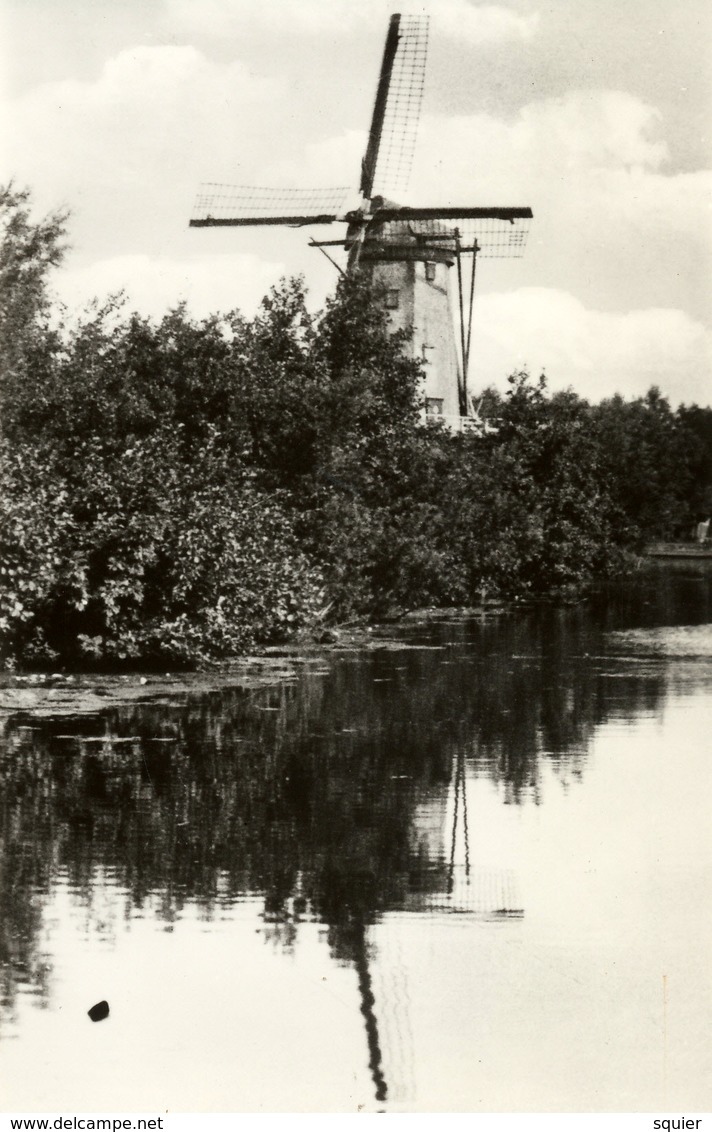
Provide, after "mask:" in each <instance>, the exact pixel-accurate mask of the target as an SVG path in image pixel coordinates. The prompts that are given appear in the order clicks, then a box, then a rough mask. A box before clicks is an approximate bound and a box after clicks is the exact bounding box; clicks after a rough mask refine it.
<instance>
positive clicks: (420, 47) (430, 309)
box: [190, 15, 532, 429]
mask: <svg viewBox="0 0 712 1132" xmlns="http://www.w3.org/2000/svg"><path fill="white" fill-rule="evenodd" d="M427 42H428V20H427V17H425V16H400V15H394V16H391V19H390V23H389V27H388V33H387V36H386V43H385V47H384V52H383V59H382V62H381V70H380V74H379V79H378V85H377V89H376V99H375V103H374V108H373V114H372V118H371V128H370V130H369V136H368V144H367V147H366V153H365V155H364V158H363V161H362V164H361V180H360V185H359V190H360V198H361V203H360V205H359V206H358V207H357V208H355V209H351V210H350V211H345V202H346V199H347V197H348V195H349V194H348V190H347V189H265V188H253V187H247V186H231V185H216V184H208V185H204V186H203V187H202V189H201V191H200V193H199V195H198V199H197V201H196V209H195V215H194V217H193V219H191V221H190V224H191V227H208V226H217V225H224V226H245V225H280V224H281V225H288V226H291V227H294V226H311V225H327V224H329V225H330V224H334V223H338V222H341V223H345V224H346V226H347V227H346V233H345V236H343V237H341V238H340V239H332V240H315V239H313V238H312V239H311V241H310V243H311V245H312V246H314V247H318V248H321V249H322V250H323V251H324V252H325V254H327V255H329V253H328V252H326V249H327V248H330V247H331V248H333V247H342V248H344V249H345V251H346V252H347V263H346V268H345V270H346V272H347V273H353V272H356V271H358V272H361V273H363V274H364V275H365V276H366V277H367V278H368V279H370V280H371V282H372V284H373V288H374V294H377V295H378V296H379V299H380V300H382V301H383V302H384V303H385V306H386V308H387V310H388V314H389V318H390V321H391V325H392V326H393V328H394V330H402V329H405V330H409V331H410V332H411V335H410V338H409V339H408V343H407V345H406V346H405V347H404V349H406V350H407V351H408V353H409V354H410V355H411V356H413V357H415V358H418V359H419V360H420V361H422V362H423V363H424V365H423V370H424V385H423V390H422V393H423V403H424V413H425V414H427V415H428V416H432V417H440V418H442V419H443V420H444V421H445V422H446V423H448V424H449V425H450V426H451V427H455V428H458V429H459V428H462V427H465V426H468V425H471V424H472V422H473V420H474V419H475V414H474V411H473V409H472V401H471V398H470V394H469V390H468V371H469V361H470V344H471V334H472V310H473V299H474V285H475V268H476V265H477V262H478V260H479V259H480V258H481V257H483V256H496V257H502V256H517V255H521V254H522V252H523V250H524V242H525V239H526V233H527V227H528V222H529V220H530V219H531V216H532V213H531V209H529V208H501V207H496V208H482V207H456V208H451V207H444V208H411V207H403V206H400V205H397V204H395V203H394V202H392V201H391V200H388V199H386V197H385V194H386V193H387V192H388V193H390V192H392V191H393V190H394V189H395V190H399V189H400V190H402V189H403V188H405V186H406V183H407V179H408V176H409V174H410V166H411V164H412V158H413V153H414V150H415V141H416V135H417V127H418V119H419V116H420V105H421V101H422V94H423V86H424V76H425V64H426V57H427ZM329 258H331V256H330V255H329ZM332 262H333V261H332ZM336 266H337V267H339V265H338V264H336ZM339 270H342V269H341V267H339Z"/></svg>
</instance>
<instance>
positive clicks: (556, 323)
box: [471, 288, 712, 404]
mask: <svg viewBox="0 0 712 1132" xmlns="http://www.w3.org/2000/svg"><path fill="white" fill-rule="evenodd" d="M475 318H476V325H475V330H474V332H473V333H474V335H475V337H474V345H473V354H472V358H473V366H472V368H473V372H472V375H471V381H472V387H473V389H475V390H477V389H481V388H482V387H483V386H485V385H488V384H496V385H498V386H500V387H501V386H502V382H503V380H504V378H505V377H506V376H507V374H509V373H511V372H512V371H513V370H515V369H520V368H522V367H526V368H528V369H529V370H530V372H531V373H532V374H533V375H534V376H537V375H538V374H539V373H540V372H541V371H542V369H543V370H545V372H546V375H547V379H548V383H549V387H550V388H551V389H552V390H560V389H566V388H568V387H569V386H571V387H572V388H573V389H574V390H575V391H576V392H577V393H579V394H580V395H581V396H584V397H588V398H590V399H592V400H595V401H598V400H600V399H601V398H602V397H609V396H611V395H613V394H614V393H622V394H624V395H625V396H631V397H633V396H638V395H641V394H643V393H645V392H646V391H647V390H648V389H649V388H650V386H651V385H659V386H660V388H661V389H662V391H663V393H664V394H665V395H666V396H667V397H669V398H670V400H671V402H672V403H673V404H677V403H679V402H681V401H687V402H691V401H697V402H698V403H701V404H708V403H709V400H710V376H711V374H712V334H710V331H709V330H708V329H706V328H705V327H704V326H703V325H702V324H701V323H699V322H696V321H695V320H694V319H692V318H690V317H689V315H687V314H685V312H684V311H681V310H672V309H667V310H666V309H648V310H631V311H626V312H623V313H618V312H615V311H600V310H587V309H586V308H585V307H584V305H583V303H581V302H580V301H579V300H578V299H576V298H574V296H573V295H570V294H567V293H565V292H562V291H556V290H550V289H547V288H520V289H518V290H515V291H510V292H508V293H506V294H503V293H498V294H490V295H483V296H482V297H481V299H480V301H479V304H478V305H477V307H476V316H475Z"/></svg>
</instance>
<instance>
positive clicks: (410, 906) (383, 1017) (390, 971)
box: [354, 748, 524, 1102]
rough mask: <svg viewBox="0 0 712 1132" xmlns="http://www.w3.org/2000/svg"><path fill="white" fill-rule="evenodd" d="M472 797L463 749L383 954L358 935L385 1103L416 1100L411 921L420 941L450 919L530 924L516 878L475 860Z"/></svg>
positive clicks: (373, 1065)
mask: <svg viewBox="0 0 712 1132" xmlns="http://www.w3.org/2000/svg"><path fill="white" fill-rule="evenodd" d="M467 795H468V789H467V760H466V755H465V751H464V750H463V749H462V748H458V749H457V751H456V752H455V753H454V755H453V761H452V776H451V780H450V783H448V784H445V786H444V789H443V790H442V792H441V794H440V797H439V799H438V800H437V803H435V804H434V802H433V800H432V799H431V800H430V801H429V802H428V804H427V805H425V806H424V807H423V808H422V810H421V811H420V812H419V813H418V812H417V811H416V815H415V823H414V824H415V825H416V827H417V830H416V836H418V835H420V837H421V838H422V850H423V856H422V857H421V866H422V867H420V868H417V869H414V870H413V874H412V882H411V884H410V885H409V887H408V891H407V892H405V893H404V894H403V896H402V897H401V899H400V900H399V901H398V902H397V903H394V904H393V905H392V906H390V907H388V908H387V909H385V910H384V912H383V913H382V916H381V920H385V919H387V929H385V930H383V931H378V925H376V927H375V931H376V932H377V933H378V937H379V942H378V944H377V946H376V947H375V948H373V949H371V948H369V940H368V935H367V928H366V925H362V926H361V930H360V931H359V933H358V946H357V948H356V950H355V954H354V964H355V967H356V972H357V976H358V986H359V996H360V1009H361V1014H362V1015H363V1019H364V1025H365V1030H366V1040H367V1045H368V1055H369V1070H370V1073H371V1078H372V1080H373V1084H374V1090H375V1097H376V1100H377V1101H379V1102H381V1101H383V1102H385V1101H387V1100H388V1101H392V1102H398V1101H403V1100H407V1099H409V1098H412V1097H413V1096H414V1095H415V1071H414V1056H413V1030H412V1025H411V1020H410V992H409V977H408V971H407V965H406V962H405V961H404V949H403V940H402V931H403V930H405V931H406V932H407V931H408V928H409V927H412V926H413V919H412V918H411V915H410V914H414V915H415V917H416V918H417V920H418V925H417V930H418V933H419V934H422V931H423V928H426V925H427V923H428V922H429V921H432V920H439V919H440V918H441V917H443V916H449V915H457V916H462V917H467V918H468V919H477V920H481V921H498V920H511V919H521V918H522V917H523V916H524V909H523V907H522V903H521V899H520V896H519V892H518V885H517V879H516V876H515V874H514V873H513V872H512V870H511V869H493V868H490V869H480V868H478V867H477V865H476V863H474V864H473V862H472V860H471V854H470V834H469V813H468V798H467ZM434 850H435V852H434ZM426 930H427V928H426Z"/></svg>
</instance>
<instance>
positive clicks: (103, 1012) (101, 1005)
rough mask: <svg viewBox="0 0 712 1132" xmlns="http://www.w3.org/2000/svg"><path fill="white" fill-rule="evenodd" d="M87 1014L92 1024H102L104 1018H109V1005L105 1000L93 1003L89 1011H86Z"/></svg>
mask: <svg viewBox="0 0 712 1132" xmlns="http://www.w3.org/2000/svg"><path fill="white" fill-rule="evenodd" d="M87 1014H88V1015H89V1017H90V1018H91V1020H92V1022H103V1020H104V1019H105V1018H108V1017H109V1004H108V1002H107V1001H106V999H105V998H103V999H102V1000H101V1002H97V1003H95V1005H94V1006H92V1008H91V1010H87Z"/></svg>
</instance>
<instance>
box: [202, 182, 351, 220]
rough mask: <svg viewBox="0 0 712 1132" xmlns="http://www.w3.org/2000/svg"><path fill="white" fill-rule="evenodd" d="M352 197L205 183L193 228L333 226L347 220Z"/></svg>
mask: <svg viewBox="0 0 712 1132" xmlns="http://www.w3.org/2000/svg"><path fill="white" fill-rule="evenodd" d="M348 195H349V190H348V188H335V189H328V188H327V189H270V188H258V187H255V186H252V185H221V184H214V183H210V184H204V185H201V186H200V189H199V190H198V195H197V197H196V200H195V205H194V208H193V217H192V219H191V221H190V227H191V228H205V227H210V226H213V225H238V226H239V225H249V224H255V225H257V224H259V225H262V224H292V225H295V226H300V225H302V224H331V223H332V222H333V221H334V220H341V219H342V218H343V213H344V206H345V204H346V200H347V197H348Z"/></svg>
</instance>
